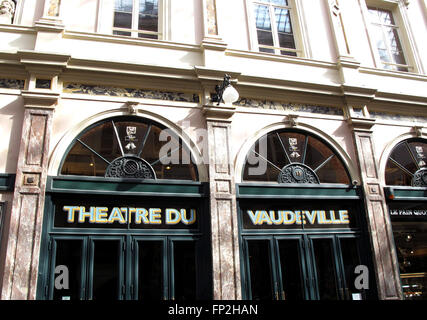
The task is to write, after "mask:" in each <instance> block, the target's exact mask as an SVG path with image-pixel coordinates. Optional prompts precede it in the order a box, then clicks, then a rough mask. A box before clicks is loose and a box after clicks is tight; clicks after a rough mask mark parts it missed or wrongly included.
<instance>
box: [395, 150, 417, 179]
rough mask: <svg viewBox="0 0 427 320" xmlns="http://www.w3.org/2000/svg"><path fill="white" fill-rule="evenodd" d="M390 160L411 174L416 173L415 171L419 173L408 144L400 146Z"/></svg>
mask: <svg viewBox="0 0 427 320" xmlns="http://www.w3.org/2000/svg"><path fill="white" fill-rule="evenodd" d="M390 158H392V159H393V160H395V161H397V162H398V163H399V164H400V165H401V166H403V167H404V168H406V169H407V170H408V171H409V172H412V173H415V171H417V166H416V164H415V162H414V161H415V160H414V159H413V158H412V156H411V153H410V152H409V149H408V148H407V146H406V143H401V144H399V145H398V146H397V147H396V148H395V149H394V150H393V152H392V153H391V155H390Z"/></svg>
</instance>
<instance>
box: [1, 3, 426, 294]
mask: <svg viewBox="0 0 427 320" xmlns="http://www.w3.org/2000/svg"><path fill="white" fill-rule="evenodd" d="M377 2H382V1H375V3H377ZM384 2H385V4H384V5H385V6H386V7H387V8H392V10H394V11H393V12H395V13H396V14H397V15H398V16H399V18H400V19H399V20H401V21H403V22H404V23H403V26H412V27H411V28H412V29H411V28H407V30H408V31H407V32H403V34H404V35H405V36H404V38H405V39H404V41H405V43H406V44H407V46H406V48H408V49H407V50H408V56H410V57H412V58H411V59H410V60H409V62H408V63H409V64H411V67H413V69H412V71H413V72H403V71H392V70H384V69H382V68H379V67H378V61H377V60H375V59H376V58H375V52H374V51H373V50H372V40H371V38H370V36H369V28H367V27H366V21H365V19H366V11H367V4H368V5H369V3H371V2H369V1H367V2H366V3H365V1H361V0H349V1H347V0H346V1H336V0H334V1H327V2H319V3H316V4H313V5H312V6H310V7H308V6H307V5H306V4H305V3H304V1H298V0H294V1H289V3H290V10H294V11H297V13H298V15H297V16H298V17H299V18H298V20H297V22H298V23H297V24H296V25H297V26H298V27H297V28H296V32H298V34H299V36H298V37H297V38H296V42H297V45H298V50H297V52H298V56H297V57H294V56H286V55H280V54H272V53H269V52H260V51H259V50H258V46H257V41H256V39H257V38H256V37H257V32H256V28H255V20H254V19H253V6H252V4H251V1H249V0H248V1H225V0H203V1H202V3H197V1H194V3H193V2H192V1H188V2H186V5H187V7H186V10H187V9H188V10H190V9H191V10H190V11H191V12H192V13H194V16H192V17H191V19H189V18H188V17H187V16H186V14H185V13H184V11H186V10H183V9H182V4H181V1H173V0H164V1H161V2H160V5H159V12H160V13H159V14H160V16H162V19H160V20H161V22H159V28H160V29H162V31H163V33H162V36H163V38H161V39H151V38H137V37H134V38H132V37H130V36H129V37H128V36H125V35H113V34H112V31H111V29H112V16H113V14H112V12H113V9H114V1H103V2H102V5H100V2H99V1H96V0H89V1H76V4H75V5H70V2H67V1H58V0H57V1H49V0H45V1H42V2H40V4H43V8H44V9H43V10H44V11H43V14H40V12H39V11H40V10H39V8H36V7H34V6H33V5H30V4H29V2H25V6H24V7H23V10H22V14H20V15H19V24H13V20H12V17H13V14H14V10H15V7H14V4H15V3H14V2H13V1H1V2H0V3H1V4H2V5H3V6H4V7H0V33H1V36H2V38H3V39H4V41H2V42H1V43H0V128H1V130H2V141H0V174H6V175H11V176H15V177H16V179H15V184H14V186H13V188H9V189H8V190H6V191H5V190H2V189H1V188H0V201H1V202H4V201H6V200H7V201H8V202H10V203H8V206H7V207H6V208H7V210H6V211H5V212H4V214H5V216H6V219H5V223H4V226H3V233H2V234H3V238H2V239H1V241H2V243H1V247H0V248H2V252H1V254H0V277H1V281H0V290H1V299H19V300H26V299H30V300H34V299H38V298H39V296H38V292H37V288H38V285H39V283H38V281H39V279H40V278H39V276H40V273H41V271H40V270H39V267H40V266H41V265H43V263H45V262H46V261H41V260H43V259H47V258H46V254H45V255H43V250H42V243H43V239H44V238H43V237H44V235H43V226H44V225H45V223H46V222H45V221H43V217H44V213H45V205H46V203H47V200H46V198H47V197H46V192H47V191H46V190H47V185H46V184H47V181H48V178H49V177H57V176H60V174H59V172H60V169H61V165H62V160H63V157H64V155H65V154H66V153H67V152H68V151H69V147H70V145H71V144H72V143H73V142H74V141H75V140H74V139H75V138H76V137H77V136H78V135H79V134H80V133H81V132H83V131H84V130H85V129H87V128H89V127H91V126H92V125H94V124H95V123H97V122H98V121H101V120H102V121H104V120H105V119H110V118H113V117H118V116H126V117H127V118H129V117H135V118H146V119H149V120H150V121H158V122H159V123H161V124H162V125H164V126H165V127H169V128H172V129H173V130H174V132H179V133H180V137H181V139H182V140H183V141H185V143H186V144H187V145H188V146H189V148H190V150H191V152H192V154H193V156H194V157H195V158H197V159H205V160H207V162H206V163H201V164H198V166H197V168H198V170H199V177H200V181H201V182H203V183H206V184H209V199H208V200H207V202H208V203H209V204H208V209H207V210H208V212H209V215H208V216H209V218H210V221H209V239H210V248H209V254H208V253H206V254H207V255H208V256H209V259H207V260H209V261H210V262H211V264H212V266H211V267H212V268H211V269H212V270H211V276H212V293H211V296H212V298H213V299H218V300H220V299H226V300H234V299H237V300H239V299H242V298H245V294H244V290H245V287H244V283H247V282H248V279H246V278H245V276H247V275H245V272H243V269H244V266H242V263H241V262H242V259H243V258H242V256H243V255H244V254H245V253H244V248H242V246H241V243H240V240H241V234H240V232H241V231H240V229H239V214H240V212H239V204H238V202H239V198H238V197H239V195H238V194H237V193H238V192H237V189H238V187H237V186H238V185H239V184H244V183H245V182H246V181H244V179H243V167H244V164H245V162H246V158H247V155H248V151H249V147H250V146H252V145H253V144H254V143H255V142H256V141H257V140H258V139H260V138H261V137H262V136H264V135H266V134H268V133H269V132H272V131H274V130H278V129H286V130H295V131H298V132H304V133H309V134H310V135H312V136H316V137H320V138H321V139H322V141H325V142H327V145H328V146H329V147H330V148H331V149H332V150H334V152H336V154H338V155H339V156H340V157H341V158H342V159H343V162H344V164H345V166H346V169H347V171H348V173H349V177H350V178H351V183H352V185H353V186H354V187H357V188H359V189H360V190H362V191H363V192H362V196H361V197H362V198H361V200H363V201H362V202H363V203H364V205H363V212H364V214H365V219H366V225H364V228H365V229H366V231H367V233H368V235H369V241H370V248H369V250H368V251H366V252H365V253H364V254H366V255H367V256H372V260H373V266H374V267H373V268H374V270H372V272H373V274H375V281H376V283H375V287H376V289H377V291H378V292H377V296H376V298H377V299H382V300H399V299H403V295H402V292H401V286H400V278H399V266H398V262H397V252H396V248H395V245H394V242H393V232H392V226H391V221H390V217H389V214H388V207H387V206H388V203H387V199H386V194H385V192H384V187H386V184H385V179H384V174H385V173H384V171H385V167H386V161H387V159H388V156H389V152H390V150H391V149H392V147H393V146H394V145H396V144H397V143H399V142H401V141H403V140H404V139H407V138H415V137H416V138H419V139H427V136H426V134H425V126H426V123H427V112H426V109H425V108H426V106H427V96H426V93H425V83H426V81H427V77H426V74H425V71H424V70H425V68H427V61H426V60H425V57H426V56H427V55H426V52H427V48H426V47H425V41H424V39H425V36H424V35H425V34H426V30H425V24H424V20H423V19H422V17H423V14H424V15H425V14H427V12H426V11H425V8H422V6H420V5H419V3H421V2H415V1H411V2H409V3H408V2H407V1H401V0H392V1H384ZM190 3H191V4H190ZM40 4H39V5H40ZM8 5H9V6H8ZM402 5H404V8H405V9H404V11H403V10H402ZM2 8H3V9H2ZM64 8H66V9H67V10H63V9H64ZM2 10H3V11H2ZM420 10H424V12H422V13H420ZM318 12H323V13H325V14H322V15H319V14H318ZM35 13H38V15H42V16H41V17H38V16H37V14H35ZM34 17H36V21H34ZM76 17H78V19H76ZM304 17H305V18H304ZM308 17H310V20H308V19H307V18H308ZM90 19H92V20H90ZM292 19H294V18H292ZM15 20H16V19H15ZM77 20H80V21H77ZM411 20H413V22H412V21H411ZM88 21H89V22H90V23H89V22H88ZM361 30H368V32H367V35H365V32H361ZM411 30H412V31H411ZM414 43H417V45H416V46H415V45H413V44H414ZM224 74H229V75H230V77H231V85H233V86H234V87H235V88H236V89H237V91H238V92H239V93H240V98H239V100H238V101H236V102H234V103H233V104H225V103H220V104H218V105H217V104H216V103H215V104H214V103H212V101H211V96H212V92H214V91H215V89H214V88H215V86H216V85H218V83H220V81H221V80H222V78H223V76H224ZM21 114H23V120H22V121H21V123H18V122H19V121H18V120H19V119H20V115H21ZM188 124H189V125H188ZM16 132H20V135H19V136H16V135H15V134H14V133H16ZM13 145H19V149H16V148H11V147H10V146H13ZM16 159H17V164H16V166H15V164H14V163H15V162H16V161H15V160H16ZM14 161H15V162H14ZM6 164H7V166H6ZM6 168H8V169H7V170H6ZM11 168H12V169H11ZM279 169H281V168H279ZM91 179H92V178H91ZM94 179H95V178H94ZM95 180H96V179H95ZM95 180H93V181H95ZM90 181H92V180H90ZM96 181H97V180H96ZM142 184H143V183H142ZM260 184H263V183H260ZM266 185H268V186H274V187H277V188H279V186H277V185H276V184H272V183H266ZM280 187H283V186H280ZM303 187H304V186H298V188H303ZM305 187H307V186H305ZM320 187H322V186H320ZM349 188H352V186H349ZM121 191H123V190H121ZM88 192H89V191H88ZM111 195H112V196H114V193H111ZM141 196H144V195H143V194H142V195H141ZM266 199H267V198H266ZM266 201H269V200H268V199H267V200H266ZM206 252H208V251H207V250H206ZM44 276H45V275H44ZM266 281H268V280H266Z"/></svg>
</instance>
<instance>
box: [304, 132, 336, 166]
mask: <svg viewBox="0 0 427 320" xmlns="http://www.w3.org/2000/svg"><path fill="white" fill-rule="evenodd" d="M331 155H332V151H331V150H330V149H329V148H328V147H327V146H325V145H324V144H323V143H322V142H321V141H319V140H317V139H314V138H313V137H309V138H308V144H307V155H306V160H305V164H306V165H308V166H309V167H310V168H312V169H313V170H314V169H316V168H317V167H318V166H320V165H321V164H322V163H323V162H324V161H325V160H326V159H328V158H329V157H330V156H331Z"/></svg>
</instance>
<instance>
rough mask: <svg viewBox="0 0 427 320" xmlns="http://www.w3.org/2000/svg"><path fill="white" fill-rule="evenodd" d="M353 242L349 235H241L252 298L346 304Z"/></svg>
mask: <svg viewBox="0 0 427 320" xmlns="http://www.w3.org/2000/svg"><path fill="white" fill-rule="evenodd" d="M357 241H358V240H357V238H356V237H352V236H348V235H328V236H323V235H308V234H300V235H292V236H283V235H278V236H269V237H262V236H246V237H244V250H245V251H246V254H245V256H246V257H247V261H246V266H247V273H248V275H249V277H248V278H249V281H250V285H249V287H248V289H249V290H248V291H249V298H250V299H254V300H273V299H274V300H318V299H320V300H339V299H342V300H350V299H356V298H362V297H361V295H360V294H359V293H358V291H356V290H354V270H353V268H354V266H357V265H360V258H359V248H358V244H357Z"/></svg>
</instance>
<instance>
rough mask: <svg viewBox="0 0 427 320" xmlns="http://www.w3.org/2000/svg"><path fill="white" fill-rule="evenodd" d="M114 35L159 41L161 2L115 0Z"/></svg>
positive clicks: (150, 0)
mask: <svg viewBox="0 0 427 320" xmlns="http://www.w3.org/2000/svg"><path fill="white" fill-rule="evenodd" d="M113 34H116V35H122V36H132V37H139V38H150V39H159V38H160V32H159V0H115V5H114V26H113Z"/></svg>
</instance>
